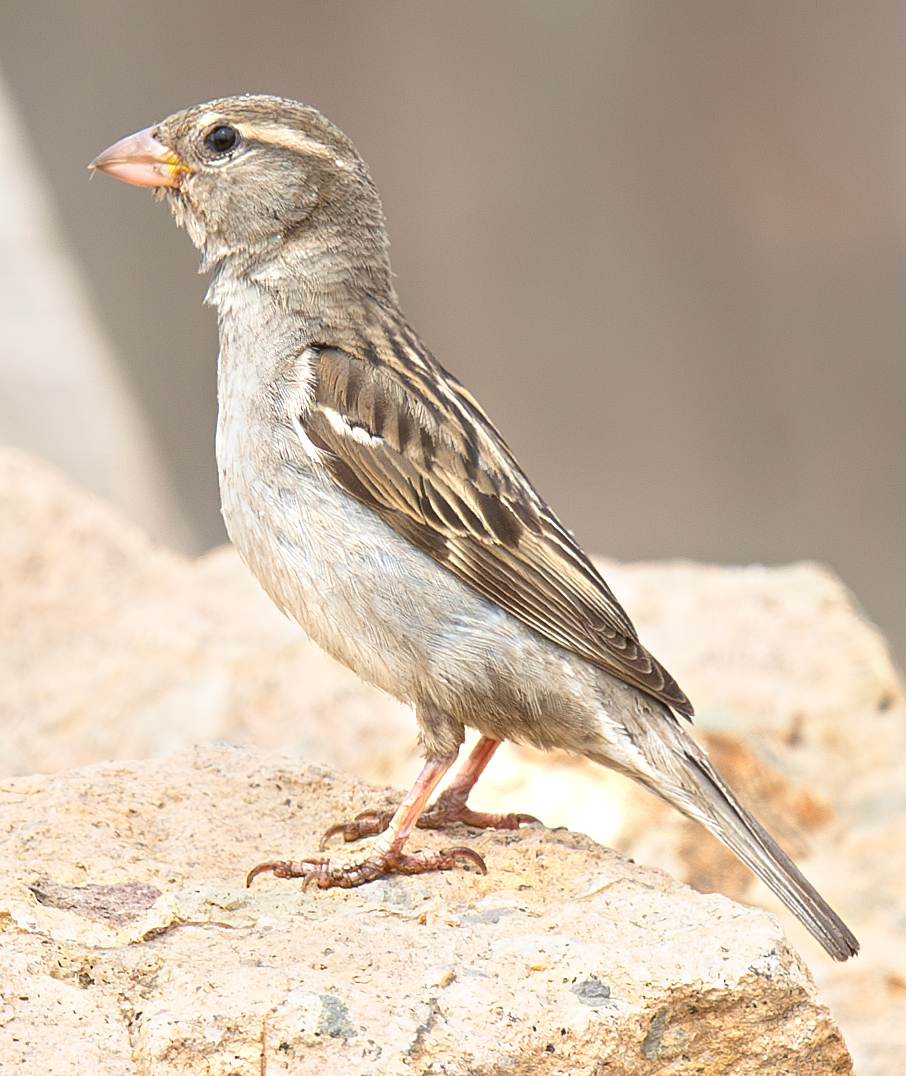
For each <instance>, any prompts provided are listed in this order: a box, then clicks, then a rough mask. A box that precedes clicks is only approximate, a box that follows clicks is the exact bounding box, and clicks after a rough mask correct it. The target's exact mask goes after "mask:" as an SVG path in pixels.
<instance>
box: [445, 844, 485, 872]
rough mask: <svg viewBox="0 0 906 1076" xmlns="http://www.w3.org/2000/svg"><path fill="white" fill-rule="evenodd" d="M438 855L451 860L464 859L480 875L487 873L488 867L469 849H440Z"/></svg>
mask: <svg viewBox="0 0 906 1076" xmlns="http://www.w3.org/2000/svg"><path fill="white" fill-rule="evenodd" d="M440 854H441V855H442V856H449V857H450V858H451V859H466V860H468V861H469V862H470V863H472V864H473V865H474V866H476V867H477V868H478V870H479V871H480V872H481V873H482V874H487V873H488V865H487V863H485V861H484V859H483V858H482V857H481V856H480V855H479V854H478V853H477V852H474V851H472V849H471V848H441V850H440Z"/></svg>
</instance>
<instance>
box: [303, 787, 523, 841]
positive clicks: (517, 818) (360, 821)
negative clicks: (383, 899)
mask: <svg viewBox="0 0 906 1076" xmlns="http://www.w3.org/2000/svg"><path fill="white" fill-rule="evenodd" d="M392 817H393V811H374V810H370V811H362V812H361V814H357V815H356V816H355V818H354V819H353V820H352V821H351V822H340V823H338V824H337V825H335V826H331V827H330V829H329V830H327V832H326V833H325V834H324V836H323V837H322V838H321V851H323V850H324V848H325V847H326V845H327V842H328V841H329V840H330V838H331V837H335V836H337V834H341V835H342V837H343V840H344V841H357V840H359V839H360V838H362V837H371V836H373V835H374V834H375V833H383V832H384V830H385V829H387V827H388V826H389V825H390V819H391V818H392ZM539 821H540V820H539V819H537V818H536V817H535V816H534V815H533V814H512V813H511V814H492V813H490V812H487V811H473V810H472V809H471V808H470V807H468V806H466V797H465V796H463V795H462V794H461V793H459V792H458V790H454V789H453V788H452V787H450V788H448V789H446V791H444V792H441V794H440V795H439V796H438V797H437V799H436V800H435V801H434V803H433V804H432V805H431V806H430V807H427V808H426V809H425V810H424V811H423V812H422V814H421V816H420V817H419V819H418V821H417V822H416V825H417V826H418V828H419V829H445V828H446V827H447V826H448V825H450V823H451V822H463V823H464V824H465V825H467V826H474V827H475V829H519V827H520V826H522V825H528V824H530V823H532V822H539Z"/></svg>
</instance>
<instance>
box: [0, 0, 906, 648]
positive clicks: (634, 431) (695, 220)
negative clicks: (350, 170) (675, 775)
mask: <svg viewBox="0 0 906 1076" xmlns="http://www.w3.org/2000/svg"><path fill="white" fill-rule="evenodd" d="M0 19H2V23H0V67H2V69H3V72H4V74H5V76H6V79H7V81H8V83H9V87H10V91H11V93H12V96H13V99H14V102H15V104H16V106H17V108H18V112H19V116H20V120H21V121H22V124H23V128H24V133H25V136H26V138H27V139H28V143H29V148H30V149H31V151H32V153H33V154H34V156H35V157H36V158H37V159H38V161H39V162H40V164H41V165H42V166H43V167H44V169H45V170H46V172H47V175H48V178H49V183H50V187H51V190H52V193H53V195H54V197H55V198H56V201H57V206H58V210H59V216H60V218H61V220H62V222H63V224H64V227H65V229H66V231H67V235H68V239H69V241H70V243H71V245H72V247H73V249H74V251H75V252H76V254H77V256H78V258H79V259H80V261H81V264H82V265H83V266H84V269H85V274H86V279H87V281H88V285H89V287H90V289H91V294H92V297H93V301H94V303H95V305H96V309H97V311H98V312H99V314H100V316H101V319H102V322H103V324H104V326H105V327H106V331H107V333H108V335H109V336H110V338H111V339H112V341H113V343H114V346H115V349H116V351H117V352H118V353H119V355H120V356H121V358H122V361H123V363H124V364H125V369H126V374H127V377H128V379H129V381H130V383H131V385H132V386H133V387H134V389H135V391H136V392H137V393H138V395H139V398H140V399H141V400H142V401H143V403H144V405H145V407H146V408H147V411H148V414H149V416H150V419H151V424H152V429H153V432H154V434H155V435H156V438H157V440H158V442H159V444H160V445H161V447H162V448H163V449H164V451H165V453H166V458H167V461H168V466H169V470H170V474H171V476H172V480H173V482H174V483H175V485H176V487H177V489H178V492H179V496H180V498H181V501H182V504H183V506H184V508H185V510H186V512H187V513H188V514H189V515H190V516H191V523H192V526H193V528H194V538H192V539H189V540H188V541H189V544H194V547H195V548H196V549H201V548H204V547H206V546H208V545H210V544H212V543H214V542H216V541H219V540H220V539H221V537H222V531H221V530H220V525H219V520H218V514H217V495H216V489H215V472H214V464H213V424H214V387H213V386H214V354H215V348H216V344H215V329H214V320H213V315H212V313H211V311H208V310H205V309H203V308H202V307H201V305H200V300H201V297H202V295H203V294H204V288H205V283H204V281H203V280H202V279H201V278H198V277H196V276H195V275H194V270H195V253H194V251H193V250H192V248H191V246H190V244H189V242H188V240H187V239H186V237H185V236H184V235H181V234H178V233H177V231H176V229H175V228H174V227H173V225H172V222H171V221H170V219H169V214H168V213H167V212H166V210H165V209H164V208H163V207H160V206H156V205H155V204H154V203H153V202H152V200H151V199H150V197H149V196H148V195H147V194H146V193H144V192H140V191H137V190H134V189H129V188H127V187H125V186H124V185H121V184H117V183H113V182H111V181H109V180H107V179H106V178H103V177H101V178H98V179H97V180H96V181H95V182H94V183H91V184H89V183H88V182H87V177H86V173H85V164H86V163H87V162H88V160H90V159H91V157H92V156H94V155H95V154H96V153H97V152H99V151H100V150H101V149H103V148H104V147H105V146H107V145H108V144H109V143H110V142H112V141H113V140H115V139H116V138H119V137H120V136H122V135H124V134H126V133H128V132H130V131H132V130H135V129H137V128H139V127H142V126H146V125H147V124H149V123H151V122H153V121H155V120H157V119H160V118H162V117H163V116H164V115H166V114H167V113H169V112H170V111H172V110H174V109H176V108H179V107H182V106H185V105H188V104H194V103H196V102H197V101H200V100H203V99H206V98H210V97H213V96H217V95H220V94H223V93H234V92H242V91H255V92H273V93H280V94H285V95H287V96H292V97H296V98H299V99H302V100H304V101H306V102H308V103H311V104H315V105H317V106H318V107H319V108H321V109H322V110H323V111H324V112H326V113H327V114H328V115H329V116H330V117H331V118H332V119H333V120H334V121H335V122H336V123H337V124H339V125H340V126H341V127H342V128H343V129H344V130H345V131H346V132H347V133H348V134H350V135H351V136H352V137H353V138H354V139H355V141H356V143H357V145H358V146H359V149H360V150H361V152H362V153H363V155H364V156H365V157H366V159H367V160H368V161H369V162H370V163H371V165H372V168H373V171H374V174H375V177H376V179H377V182H378V184H379V186H380V188H381V190H382V192H383V194H384V199H385V207H386V210H387V217H388V221H389V226H390V232H391V239H392V241H393V253H394V266H395V269H396V272H397V274H398V286H399V291H400V294H401V296H402V298H403V301H404V305H405V308H406V310H407V311H408V313H409V315H410V316H411V318H412V320H413V322H414V324H415V325H416V327H417V328H418V330H419V332H420V333H421V335H422V336H423V337H424V338H425V340H426V342H427V343H428V344H429V345H430V346H431V347H432V348H433V349H434V351H435V352H436V354H437V355H438V357H439V358H440V360H441V361H442V362H443V363H444V364H445V365H447V366H448V367H450V369H452V370H453V371H454V372H455V373H457V374H458V375H459V376H460V377H461V378H462V379H463V380H464V381H465V382H466V384H468V385H469V387H470V388H471V389H472V390H473V391H474V392H475V393H476V394H477V395H478V396H479V398H480V399H481V400H482V402H483V403H484V404H485V406H486V408H487V409H488V411H489V412H490V413H491V415H492V417H493V418H494V419H495V420H496V422H497V424H498V425H499V426H500V428H501V429H502V431H503V433H504V435H505V436H506V437H507V439H508V440H509V442H510V443H511V445H512V446H513V448H514V449H515V450H516V452H517V454H518V455H519V457H520V459H521V460H522V462H523V464H524V466H525V467H526V470H527V471H528V472H529V474H530V475H531V476H532V477H533V479H534V480H535V482H536V484H537V485H538V487H539V489H540V491H541V492H542V493H543V494H544V495H545V496H546V497H547V498H548V499H549V500H550V501H551V503H552V504H553V506H554V507H555V508H556V509H557V511H558V512H559V513H560V515H561V516H562V517H563V519H564V521H565V522H566V523H567V525H569V526H571V527H572V528H573V529H574V530H575V531H576V533H577V535H578V537H579V538H580V540H581V541H582V542H583V543H584V544H585V545H586V546H587V547H588V548H589V549H591V550H593V551H595V552H600V553H607V554H608V555H611V556H615V557H620V558H630V559H636V558H653V557H658V558H659V557H692V558H695V559H699V560H706V561H719V562H731V563H732V562H737V563H745V562H749V561H764V562H767V563H777V562H785V561H789V560H793V559H797V558H802V557H808V558H815V559H820V560H823V561H826V562H827V563H829V564H831V565H832V566H833V567H834V569H835V570H836V571H838V572H839V573H840V575H841V576H842V577H843V579H844V580H845V581H846V582H847V583H848V584H849V585H850V586H851V587H852V588H853V589H854V591H855V592H856V594H857V595H858V597H859V598H860V600H861V601H862V602H863V604H864V605H865V607H866V608H867V610H868V612H869V614H870V615H871V616H872V617H873V618H875V619H876V620H877V621H878V622H879V623H880V624H881V626H882V627H883V628H884V629H885V630H886V631H887V633H888V635H889V636H890V637H891V639H892V640H893V641H894V643H895V645H896V646H897V648H898V651H899V654H900V656H901V658H902V657H903V655H906V555H904V554H906V543H904V535H906V496H904V493H906V488H904V487H906V462H904V460H906V452H904V450H906V421H904V404H906V362H904V352H906V346H904V345H906V302H904V299H906V259H904V253H906V251H904V222H906V174H904V172H906V138H904V135H906V130H904V128H906V62H904V61H906V7H904V6H903V4H902V3H899V2H890V3H880V2H874V3H873V2H869V3H863V4H858V5H855V4H838V3H828V4H823V5H816V4H814V3H805V2H801V0H786V2H757V3H756V2H752V3H744V2H742V3H732V4H727V3H726V2H725V0H713V2H695V0H687V2H684V3H682V4H675V3H669V2H666V0H665V2H662V3H654V2H646V0H626V2H621V3H613V2H607V0H593V2H592V0H590V2H567V3H564V2H562V0H548V2H540V0H539V2H531V0H513V2H493V3H488V2H485V0H471V2H468V0H458V2H456V3H437V2H431V0H429V2H424V0H381V2H373V0H331V2H330V3H325V2H320V3H319V2H303V0H292V2H279V3H261V4H254V5H253V4H248V3H240V2H219V3H215V2H213V0H201V2H193V3H185V2H177V0H158V2H157V3H155V4H147V3H145V4H136V3H125V2H113V0H82V2H79V0H73V2H71V3H67V4H59V3H51V2H49V0H32V2H30V3H29V4H21V5H13V4H11V3H7V4H6V5H5V10H4V11H3V12H2V15H0ZM15 166H16V160H15V159H12V160H11V159H10V158H9V156H7V158H6V160H5V164H4V167H5V168H7V169H9V168H15Z"/></svg>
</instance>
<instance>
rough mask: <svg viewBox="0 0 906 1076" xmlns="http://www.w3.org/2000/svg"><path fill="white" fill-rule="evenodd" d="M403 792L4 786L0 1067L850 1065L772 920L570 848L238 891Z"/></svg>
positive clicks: (205, 754) (566, 840)
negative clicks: (431, 870)
mask: <svg viewBox="0 0 906 1076" xmlns="http://www.w3.org/2000/svg"><path fill="white" fill-rule="evenodd" d="M393 798H394V797H393V794H392V793H390V792H389V791H388V790H386V789H384V790H380V789H373V788H370V787H369V786H366V785H365V784H364V783H362V782H360V781H358V780H356V779H354V778H348V777H345V776H343V775H341V774H339V773H337V772H336V771H332V770H328V769H326V768H323V767H317V766H311V765H307V764H304V763H287V762H286V761H285V760H274V759H272V758H264V757H262V756H261V755H260V754H257V753H253V752H249V751H246V750H240V749H234V748H229V747H225V746H220V747H217V746H215V747H205V748H199V749H196V750H194V751H186V752H183V753H180V754H177V755H174V756H172V757H171V758H169V759H165V760H155V761H145V762H130V763H122V762H120V763H105V764H101V765H97V766H93V767H87V768H85V769H81V770H73V771H67V772H64V773H61V774H58V775H56V776H51V777H20V778H7V779H5V780H4V781H3V782H2V783H0V831H2V832H3V833H4V834H5V837H4V840H3V843H2V846H0V930H2V937H0V984H2V985H0V992H2V1009H0V1070H2V1071H10V1072H12V1071H16V1072H18V1073H21V1074H23V1076H31V1074H35V1076H37V1074H40V1076H47V1074H50V1076H58V1074H63V1073H84V1072H89V1071H90V1072H92V1073H98V1074H105V1076H107V1074H109V1076H114V1074H115V1076H124V1074H127V1073H129V1074H131V1073H141V1074H142V1076H155V1074H158V1073H160V1074H164V1073H166V1074H168V1076H170V1074H178V1073H192V1074H196V1073H204V1074H206V1076H215V1074H216V1076H220V1074H223V1076H226V1074H231V1076H245V1074H248V1076H252V1074H255V1076H258V1074H259V1073H261V1072H265V1071H266V1072H268V1073H279V1072H283V1073H298V1074H303V1073H319V1074H336V1076H366V1074H374V1076H379V1074H385V1073H386V1074H402V1073H424V1074H428V1073H451V1074H452V1073H463V1074H465V1073H551V1074H555V1073H556V1074H567V1073H570V1074H576V1076H582V1074H589V1076H591V1074H592V1073H595V1074H600V1073H614V1074H621V1076H630V1074H636V1073H638V1074H643V1073H644V1074H648V1073H651V1074H654V1073H658V1074H660V1076H674V1074H676V1076H679V1074H687V1073H688V1074H692V1073H699V1072H703V1071H707V1072H708V1073H710V1074H713V1076H718V1074H724V1073H726V1074H733V1076H747V1074H752V1076H755V1074H758V1076H762V1074H764V1073H767V1072H770V1073H774V1072H783V1073H784V1074H789V1076H797V1074H802V1076H806V1074H807V1076H822V1074H825V1073H827V1074H831V1073H833V1074H840V1076H844V1074H846V1073H849V1072H851V1071H852V1069H851V1063H850V1060H849V1056H848V1054H847V1051H846V1048H845V1046H844V1044H843V1040H842V1038H841V1036H840V1033H839V1031H837V1029H836V1028H835V1026H834V1023H833V1021H832V1019H831V1017H830V1015H829V1013H828V1011H827V1009H826V1008H825V1007H824V1005H823V1004H822V1003H821V1001H820V1000H819V999H818V997H817V995H816V991H815V987H814V984H813V982H812V980H811V978H810V976H809V974H808V971H807V970H806V969H805V966H804V965H803V964H802V962H801V960H800V959H799V957H798V956H797V955H796V954H795V952H794V951H793V950H792V949H791V948H790V947H789V945H788V944H787V942H786V941H785V940H784V938H783V935H782V933H781V931H780V928H779V925H778V923H777V921H776V920H775V919H774V917H773V916H771V915H769V914H767V913H765V912H761V911H758V910H756V909H754V908H748V907H744V906H742V905H738V904H734V903H733V902H731V901H729V900H727V899H726V898H724V897H720V896H702V895H700V894H698V893H696V892H694V891H693V890H691V889H688V888H686V887H685V886H682V885H679V884H678V883H676V882H674V881H672V880H671V879H670V878H668V877H667V876H666V875H665V874H663V873H662V872H660V871H656V870H651V869H647V868H642V867H639V866H636V865H633V864H631V863H629V862H627V861H625V860H623V859H621V858H620V857H619V856H618V855H616V854H615V853H613V852H610V851H608V850H606V849H604V848H601V847H600V846H598V845H596V844H594V843H593V842H592V841H590V840H589V839H588V838H586V837H583V836H580V835H577V834H573V833H569V832H566V831H554V832H551V831H548V830H545V829H543V828H542V827H538V826H535V827H531V828H529V829H526V830H524V831H523V832H521V833H520V834H510V835H505V834H499V833H481V834H477V835H474V834H471V833H469V834H466V833H465V832H461V833H455V834H451V833H445V834H427V833H423V832H419V834H418V843H420V844H421V845H422V846H429V845H430V846H436V847H440V846H443V845H444V844H447V843H449V842H450V841H451V840H455V841H456V842H457V843H462V842H464V841H467V842H468V843H469V844H470V845H471V846H472V847H474V848H476V850H478V851H479V852H480V853H481V854H482V855H483V856H484V857H485V858H486V860H487V862H488V865H489V868H490V870H489V873H488V875H487V876H485V877H482V876H480V875H478V874H476V873H474V872H466V871H455V872H450V873H446V874H433V875H421V876H415V877H408V878H401V877H398V878H389V879H385V880H381V881H378V882H375V883H372V884H370V885H368V886H365V887H362V888H360V889H356V890H350V891H342V890H331V891H327V892H324V891H320V890H317V889H314V888H309V889H304V888H303V887H302V886H301V885H300V884H299V883H297V882H284V881H278V880H275V879H262V880H259V881H257V882H256V883H255V885H254V887H253V888H252V889H251V890H246V889H245V888H243V884H242V879H243V876H244V874H245V872H246V871H247V870H248V868H249V867H250V866H252V865H253V864H254V863H256V862H257V861H259V860H260V859H262V858H268V857H271V856H273V855H275V854H277V855H280V854H291V855H293V856H298V855H300V854H302V853H305V852H308V851H311V850H313V849H314V848H315V847H316V846H317V839H318V835H319V833H320V832H321V831H322V830H323V829H324V828H325V827H326V826H327V825H328V824H329V823H330V822H332V821H334V820H336V819H337V818H338V817H344V816H347V815H349V814H350V813H351V812H353V811H357V810H360V809H362V808H363V807H365V806H366V805H370V806H375V805H377V806H383V805H384V804H388V803H390V802H392V800H393ZM341 854H344V855H349V854H352V853H351V852H350V851H349V850H348V849H347V850H345V851H344V852H343V853H341Z"/></svg>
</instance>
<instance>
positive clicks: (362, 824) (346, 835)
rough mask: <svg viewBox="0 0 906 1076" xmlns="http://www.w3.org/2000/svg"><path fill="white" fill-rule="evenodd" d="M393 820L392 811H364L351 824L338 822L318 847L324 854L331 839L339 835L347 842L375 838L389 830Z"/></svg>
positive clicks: (327, 832)
mask: <svg viewBox="0 0 906 1076" xmlns="http://www.w3.org/2000/svg"><path fill="white" fill-rule="evenodd" d="M391 818H393V812H392V811H374V810H370V811H362V812H361V813H360V814H357V815H356V816H355V818H354V819H353V820H352V821H351V822H338V823H337V824H336V825H335V826H331V827H330V829H329V830H327V831H326V833H325V834H324V836H323V837H322V838H321V843H320V845H319V846H318V847H319V848H320V850H321V851H322V852H323V851H324V849H325V848H326V847H327V842H328V841H329V840H330V838H331V837H336V835H337V834H338V833H339V834H342V837H343V840H344V841H346V842H349V841H358V840H360V839H361V838H362V837H373V836H374V835H375V834H377V833H383V832H384V830H385V829H387V827H388V826H389V825H390V820H391Z"/></svg>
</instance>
